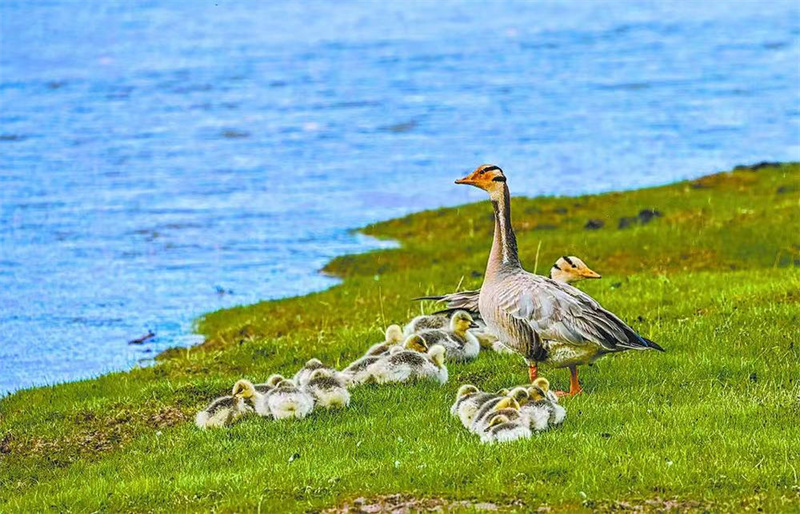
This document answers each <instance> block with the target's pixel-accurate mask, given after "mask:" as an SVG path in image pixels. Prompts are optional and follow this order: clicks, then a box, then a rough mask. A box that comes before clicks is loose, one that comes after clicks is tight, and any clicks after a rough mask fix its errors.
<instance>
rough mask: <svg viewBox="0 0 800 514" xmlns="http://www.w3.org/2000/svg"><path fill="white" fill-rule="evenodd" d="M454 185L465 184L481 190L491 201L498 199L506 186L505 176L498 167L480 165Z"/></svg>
mask: <svg viewBox="0 0 800 514" xmlns="http://www.w3.org/2000/svg"><path fill="white" fill-rule="evenodd" d="M456 184H467V185H469V186H475V187H477V188H479V189H483V190H484V191H486V192H487V193H489V196H491V197H492V199H496V198H500V197H501V196H502V195H503V191H504V190H505V186H506V176H505V175H504V174H503V170H501V169H500V167H499V166H495V165H494V164H481V165H480V166H478V167H477V168H476V169H475V171H473V172H472V173H470V174H469V175H467V176H466V177H464V178H460V179H458V180H456Z"/></svg>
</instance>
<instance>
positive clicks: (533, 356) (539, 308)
mask: <svg viewBox="0 0 800 514" xmlns="http://www.w3.org/2000/svg"><path fill="white" fill-rule="evenodd" d="M456 184H467V185H471V186H474V187H477V188H480V189H483V190H484V191H486V192H487V193H488V194H489V197H490V199H491V200H492V206H493V207H494V219H495V226H494V239H493V241H492V250H491V252H490V254H489V260H488V262H487V264H486V273H485V274H484V279H483V285H482V286H481V290H480V294H479V299H478V308H479V311H480V314H481V318H482V319H483V320H484V322H485V323H486V325H487V327H488V328H489V330H490V331H491V332H492V333H494V334H495V335H497V336H498V338H499V339H500V340H501V341H503V343H504V344H505V345H507V346H509V347H510V348H511V349H513V350H515V351H516V352H517V353H520V354H521V355H522V356H523V357H524V358H525V359H526V361H527V362H528V365H529V375H530V379H531V381H533V380H535V379H536V377H537V365H538V364H539V363H540V362H544V363H547V364H551V365H553V366H555V367H568V368H569V369H570V372H571V380H570V391H569V394H570V395H574V394H578V393H580V392H581V387H580V383H579V382H578V371H577V366H579V365H581V364H589V363H592V362H594V361H595V360H597V359H599V358H600V357H603V356H604V355H607V354H609V353H616V352H621V351H625V350H631V349H635V350H648V349H654V350H660V351H664V350H663V348H661V347H660V346H659V345H658V344H656V343H654V342H653V341H650V340H649V339H646V338H644V337H642V336H640V335H639V334H637V333H636V332H635V331H634V330H633V329H632V328H631V327H629V326H628V325H626V324H625V323H624V322H623V321H622V320H620V319H619V318H618V317H617V316H615V315H614V314H612V313H611V312H609V311H607V310H606V309H604V308H603V307H601V306H600V304H599V303H597V302H596V301H595V300H594V299H592V297H590V296H589V295H587V294H586V293H584V292H583V291H581V290H579V289H576V288H574V287H572V286H570V285H569V284H563V283H560V282H556V281H555V280H552V279H550V278H546V277H542V276H540V275H534V274H533V273H528V272H527V271H525V270H524V269H523V268H522V265H521V264H520V261H519V256H518V254H517V238H516V236H515V234H514V229H513V227H512V226H511V196H510V194H509V190H508V184H507V183H506V176H505V175H504V174H503V170H501V169H500V168H499V167H497V166H494V165H490V164H484V165H481V166H479V167H478V168H477V169H476V170H475V171H473V172H472V173H470V174H469V175H467V176H466V177H464V178H462V179H459V180H456Z"/></svg>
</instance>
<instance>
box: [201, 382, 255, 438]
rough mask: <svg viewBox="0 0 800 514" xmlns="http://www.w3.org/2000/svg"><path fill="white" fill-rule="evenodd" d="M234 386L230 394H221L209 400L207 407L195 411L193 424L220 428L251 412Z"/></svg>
mask: <svg viewBox="0 0 800 514" xmlns="http://www.w3.org/2000/svg"><path fill="white" fill-rule="evenodd" d="M237 392H238V391H237V389H236V388H235V387H234V389H233V394H232V395H231V396H222V397H220V398H217V399H216V400H214V401H213V402H211V403H210V404H209V405H208V407H206V408H205V409H203V410H201V411H200V412H198V413H197V415H196V416H195V418H194V424H195V425H197V427H198V428H201V429H207V428H221V427H226V426H229V425H232V424H234V423H236V422H237V421H239V419H240V418H241V417H242V416H244V415H245V414H248V413H250V412H253V408H252V407H250V406H249V405H248V404H247V402H246V401H245V399H244V398H243V397H242V396H241V394H237Z"/></svg>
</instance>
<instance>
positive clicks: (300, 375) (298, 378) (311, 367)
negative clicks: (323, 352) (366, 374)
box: [292, 359, 350, 387]
mask: <svg viewBox="0 0 800 514" xmlns="http://www.w3.org/2000/svg"><path fill="white" fill-rule="evenodd" d="M318 369H327V370H328V371H330V372H331V374H332V375H333V376H334V377H336V379H337V380H342V381H344V382H345V384H346V385H350V377H349V376H346V375H343V374H342V373H341V372H339V371H336V370H335V369H333V368H331V367H330V366H326V365H325V364H323V363H322V361H320V360H319V359H310V360H308V361H307V362H306V363H305V364H304V365H303V367H302V368H300V370H299V371H298V372H297V373H295V375H294V377H293V378H292V381H294V383H295V384H297V386H298V387H304V386H305V385H306V384H307V383H308V381H309V379H310V378H311V374H312V373H314V371H316V370H318Z"/></svg>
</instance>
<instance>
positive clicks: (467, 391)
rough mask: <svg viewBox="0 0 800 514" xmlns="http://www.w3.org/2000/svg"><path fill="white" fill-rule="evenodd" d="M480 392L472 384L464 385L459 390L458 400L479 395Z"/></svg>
mask: <svg viewBox="0 0 800 514" xmlns="http://www.w3.org/2000/svg"><path fill="white" fill-rule="evenodd" d="M479 392H480V390H479V389H478V388H477V387H475V386H474V385H472V384H464V385H462V386H461V387H459V388H458V392H457V393H456V398H463V397H465V396H469V395H472V394H477V393H479Z"/></svg>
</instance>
